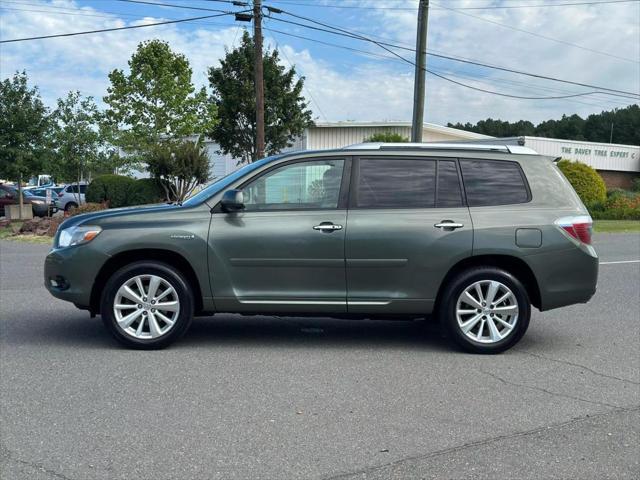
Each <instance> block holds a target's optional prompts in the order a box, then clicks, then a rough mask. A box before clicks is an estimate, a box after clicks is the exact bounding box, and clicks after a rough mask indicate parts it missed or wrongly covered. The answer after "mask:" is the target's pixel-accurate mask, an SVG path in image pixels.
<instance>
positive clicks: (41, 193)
mask: <svg viewBox="0 0 640 480" xmlns="http://www.w3.org/2000/svg"><path fill="white" fill-rule="evenodd" d="M64 188H65V186H64V185H56V186H51V187H38V188H32V189H30V190H29V191H30V192H31V193H33V194H34V195H37V196H38V197H46V196H47V190H51V199H52V201H53V200H55V199H56V198H58V193H60V192H61V191H62V190H63V189H64Z"/></svg>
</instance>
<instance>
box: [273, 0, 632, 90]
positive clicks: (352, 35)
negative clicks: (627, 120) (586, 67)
mask: <svg viewBox="0 0 640 480" xmlns="http://www.w3.org/2000/svg"><path fill="white" fill-rule="evenodd" d="M282 13H284V14H287V15H290V16H292V17H295V18H299V19H302V20H305V21H308V22H311V23H314V24H317V25H321V26H323V27H327V28H320V27H316V26H313V25H306V24H304V23H299V22H294V21H290V20H285V19H282V18H278V17H273V16H271V17H269V18H271V19H272V20H276V21H278V22H283V23H291V24H293V25H298V26H301V27H305V28H309V29H312V30H319V31H324V32H327V33H331V34H334V35H339V36H344V37H349V38H355V39H357V40H362V41H367V42H371V43H374V44H376V45H378V46H379V47H381V48H383V49H384V50H386V51H388V52H389V53H391V54H392V55H395V56H397V57H399V58H401V59H402V60H404V61H407V60H406V59H405V58H404V57H402V56H400V55H398V54H397V53H396V52H394V51H392V50H390V49H388V48H386V47H387V46H388V47H392V48H399V49H402V50H407V51H412V52H415V49H410V48H407V47H402V46H398V45H394V44H390V43H386V42H378V41H376V40H373V39H371V38H369V37H366V36H364V35H360V34H357V33H354V32H351V31H349V30H346V29H344V28H342V27H337V26H333V25H329V24H326V23H323V22H319V21H317V20H314V19H312V18H308V17H303V16H301V15H296V14H294V13H290V12H286V11H284V10H282ZM427 54H428V55H432V56H436V57H440V58H445V59H448V60H455V61H459V62H462V63H469V64H473V65H478V66H483V67H486V68H493V69H498V70H502V71H506V72H510V73H517V74H520V75H526V76H531V77H535V78H540V79H544V80H552V81H555V82H560V83H567V84H571V85H576V86H580V87H586V88H594V89H598V90H606V91H607V92H612V93H608V94H609V95H613V94H614V93H617V94H622V95H631V96H633V98H636V97H639V96H640V95H638V94H637V93H634V92H627V91H624V90H616V89H612V88H606V87H600V86H597V85H590V84H587V83H581V82H574V81H571V80H563V79H559V78H555V77H549V76H546V75H539V74H534V73H528V72H523V71H520V70H515V69H511V68H506V67H498V66H495V65H490V64H485V63H481V62H475V61H468V60H462V59H458V58H456V57H451V56H448V55H438V54H433V53H429V52H427ZM602 93H605V92H602ZM616 96H621V95H616Z"/></svg>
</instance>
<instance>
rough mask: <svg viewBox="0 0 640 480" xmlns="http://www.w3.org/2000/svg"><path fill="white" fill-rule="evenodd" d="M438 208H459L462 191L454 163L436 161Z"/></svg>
mask: <svg viewBox="0 0 640 480" xmlns="http://www.w3.org/2000/svg"><path fill="white" fill-rule="evenodd" d="M437 204H438V207H461V206H462V205H463V203H462V189H461V188H460V179H459V178H458V169H457V168H456V162H454V161H450V160H439V161H438V200H437Z"/></svg>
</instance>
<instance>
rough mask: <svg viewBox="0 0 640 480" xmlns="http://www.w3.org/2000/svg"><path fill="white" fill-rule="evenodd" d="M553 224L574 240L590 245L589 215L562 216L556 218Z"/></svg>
mask: <svg viewBox="0 0 640 480" xmlns="http://www.w3.org/2000/svg"><path fill="white" fill-rule="evenodd" d="M555 224H556V225H557V226H558V227H559V228H560V229H561V230H562V231H563V232H565V233H566V234H568V235H569V236H570V237H571V238H573V239H574V240H577V241H578V242H581V243H584V244H585V245H591V233H592V227H593V222H592V220H591V217H590V216H589V215H579V216H576V217H562V218H559V219H557V220H556V221H555Z"/></svg>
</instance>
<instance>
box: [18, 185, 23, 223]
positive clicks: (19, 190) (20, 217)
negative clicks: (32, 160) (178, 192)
mask: <svg viewBox="0 0 640 480" xmlns="http://www.w3.org/2000/svg"><path fill="white" fill-rule="evenodd" d="M18 205H20V207H19V208H20V212H19V213H18V218H19V219H20V220H22V207H23V205H24V199H23V198H22V174H20V175H19V176H18Z"/></svg>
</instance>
